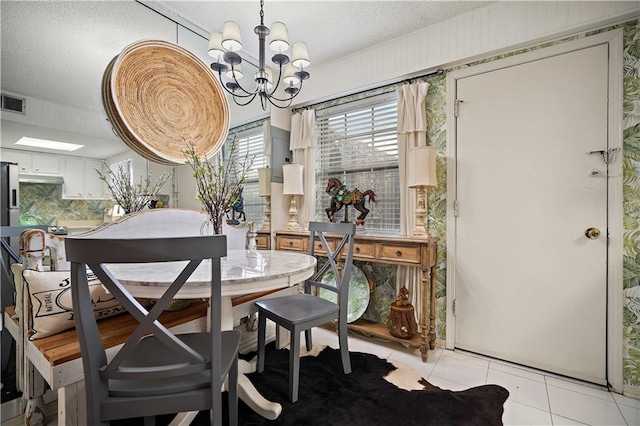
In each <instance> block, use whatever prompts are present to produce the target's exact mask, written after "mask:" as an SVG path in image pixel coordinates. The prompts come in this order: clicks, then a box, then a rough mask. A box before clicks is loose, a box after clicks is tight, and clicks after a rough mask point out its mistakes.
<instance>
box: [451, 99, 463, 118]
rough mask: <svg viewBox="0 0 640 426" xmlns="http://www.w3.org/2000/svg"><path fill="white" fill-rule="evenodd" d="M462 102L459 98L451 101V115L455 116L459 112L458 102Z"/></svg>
mask: <svg viewBox="0 0 640 426" xmlns="http://www.w3.org/2000/svg"><path fill="white" fill-rule="evenodd" d="M462 102H464V101H463V100H461V99H456V100H455V102H454V103H453V116H454V117H457V116H458V115H459V114H460V103H462Z"/></svg>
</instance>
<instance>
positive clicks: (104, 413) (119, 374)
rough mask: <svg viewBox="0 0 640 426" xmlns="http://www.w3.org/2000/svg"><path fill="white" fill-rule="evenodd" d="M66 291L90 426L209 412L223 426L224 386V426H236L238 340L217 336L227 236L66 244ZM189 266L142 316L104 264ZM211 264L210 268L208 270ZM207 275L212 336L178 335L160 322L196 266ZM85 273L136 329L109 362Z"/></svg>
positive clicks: (235, 336)
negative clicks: (68, 277)
mask: <svg viewBox="0 0 640 426" xmlns="http://www.w3.org/2000/svg"><path fill="white" fill-rule="evenodd" d="M65 249H66V254H67V259H68V260H69V261H70V262H71V291H72V301H73V309H74V313H75V322H76V330H77V333H78V340H79V342H80V349H81V353H82V364H83V368H84V379H85V388H86V397H87V419H88V423H89V424H90V425H106V424H109V421H111V420H116V419H127V418H134V417H144V418H145V425H147V424H153V421H154V420H155V416H156V415H161V414H172V413H179V412H188V411H200V410H210V416H211V424H212V425H221V424H222V392H223V390H222V386H223V384H224V380H225V378H227V383H228V384H227V389H228V396H229V423H230V424H233V425H235V424H237V410H238V405H237V404H238V399H237V382H238V348H239V343H240V333H239V332H238V331H233V330H231V331H222V330H221V321H222V319H221V306H220V305H221V258H222V257H224V256H226V254H227V244H226V236H223V235H214V236H192V237H173V238H147V239H109V238H96V237H94V238H91V237H85V238H82V237H77V238H74V237H69V238H66V240H65ZM175 261H186V262H185V267H184V269H183V270H182V272H181V273H180V274H179V275H178V276H177V277H170V279H173V280H174V281H173V283H172V284H171V285H170V286H168V287H167V289H166V291H165V293H164V295H163V296H162V298H160V299H158V300H157V302H156V303H155V305H153V307H152V308H150V309H149V310H147V309H146V308H145V307H143V306H142V305H141V304H140V303H138V301H137V300H136V299H134V298H133V297H132V296H131V294H130V293H129V292H128V291H127V290H126V288H125V287H124V286H123V284H122V283H120V282H119V281H118V279H117V278H115V277H114V276H113V274H112V273H111V272H110V271H109V264H118V263H136V264H140V263H148V262H175ZM208 262H210V264H209V263H208ZM201 264H203V265H206V267H207V268H210V269H211V298H210V301H211V308H210V317H211V318H210V320H211V321H210V324H211V327H210V330H209V331H206V332H199V333H187V334H180V335H175V334H173V333H172V332H171V331H170V330H168V329H167V328H165V327H164V326H163V325H162V324H161V323H160V322H159V321H158V317H159V315H160V314H161V313H162V311H163V310H164V309H165V308H166V307H167V306H168V305H169V303H170V302H171V300H172V299H173V297H174V296H175V295H176V293H177V292H178V291H179V290H180V288H181V287H182V286H183V285H184V283H185V282H186V281H187V279H188V278H189V277H190V276H191V275H192V274H193V272H194V271H195V270H196V268H197V267H198V266H199V265H201ZM87 267H89V268H90V269H91V270H92V271H93V272H94V273H95V274H96V276H97V277H98V278H99V279H100V281H101V282H102V284H103V285H104V286H105V287H106V288H107V290H108V291H109V292H111V294H113V296H115V297H116V298H117V299H118V300H119V301H120V302H121V303H122V305H123V306H124V307H125V309H126V310H127V312H128V313H129V314H130V315H131V316H133V317H134V318H135V319H136V320H137V321H138V323H139V325H138V327H137V328H136V330H135V331H133V332H132V334H131V336H130V338H129V340H128V341H127V342H126V343H125V344H124V345H123V346H122V348H121V349H120V350H119V351H118V352H117V353H116V355H115V356H114V357H113V359H112V360H111V361H108V359H107V355H106V353H105V350H104V348H103V345H102V341H101V336H100V334H99V332H98V327H97V324H96V320H95V318H94V314H93V309H92V306H91V304H92V301H91V297H90V295H89V290H88V289H89V287H88V283H87V271H86V268H87Z"/></svg>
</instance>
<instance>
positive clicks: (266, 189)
mask: <svg viewBox="0 0 640 426" xmlns="http://www.w3.org/2000/svg"><path fill="white" fill-rule="evenodd" d="M258 197H264V198H265V202H266V205H265V207H264V216H265V218H266V219H265V221H264V223H263V224H262V227H261V228H260V231H266V232H270V231H271V169H270V168H268V167H263V168H260V169H258Z"/></svg>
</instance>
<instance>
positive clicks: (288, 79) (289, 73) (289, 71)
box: [283, 64, 300, 85]
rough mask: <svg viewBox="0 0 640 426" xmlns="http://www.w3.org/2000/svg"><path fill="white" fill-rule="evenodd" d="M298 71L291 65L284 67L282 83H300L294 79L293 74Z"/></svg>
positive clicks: (296, 78) (297, 79)
mask: <svg viewBox="0 0 640 426" xmlns="http://www.w3.org/2000/svg"><path fill="white" fill-rule="evenodd" d="M296 71H298V69H297V68H296V67H294V66H293V65H291V64H287V65H285V67H284V78H283V80H284V82H285V83H287V84H294V85H295V84H298V83H300V79H299V78H298V77H296V75H295V72H296Z"/></svg>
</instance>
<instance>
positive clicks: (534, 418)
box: [2, 328, 640, 426]
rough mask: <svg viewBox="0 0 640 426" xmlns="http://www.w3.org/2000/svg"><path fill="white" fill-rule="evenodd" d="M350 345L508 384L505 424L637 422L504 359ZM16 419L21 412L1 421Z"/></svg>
mask: <svg viewBox="0 0 640 426" xmlns="http://www.w3.org/2000/svg"><path fill="white" fill-rule="evenodd" d="M313 339H314V343H319V344H324V345H328V346H331V347H334V348H337V347H338V341H337V337H336V334H335V331H331V330H328V329H324V328H317V329H314V332H313ZM349 350H350V351H354V352H368V353H372V354H375V355H377V356H379V357H380V358H387V359H393V360H395V361H399V362H401V363H403V364H405V365H408V366H411V367H412V368H413V369H414V370H416V371H418V372H419V373H420V374H421V375H422V376H423V377H424V378H426V379H427V380H428V381H429V383H431V384H433V385H436V386H439V387H441V388H443V389H451V390H462V389H467V388H469V387H472V386H478V385H483V384H488V383H494V384H498V385H500V386H503V387H505V388H507V389H508V390H509V399H508V400H507V402H506V403H505V411H504V415H503V417H502V420H503V423H504V424H505V425H594V426H596V425H598V426H600V425H602V426H604V425H606V426H610V425H629V426H631V425H640V400H636V399H632V398H627V397H625V396H622V395H619V394H616V393H611V392H609V391H607V390H606V389H605V388H603V387H600V386H596V385H589V384H585V383H582V382H577V381H575V382H574V381H569V380H566V379H562V378H559V377H556V376H553V375H550V374H548V373H542V372H539V371H537V370H532V369H527V368H524V367H520V366H515V365H512V364H509V363H507V362H502V361H496V360H493V359H488V358H484V357H481V356H478V355H474V354H468V353H465V352H459V351H449V350H445V349H442V348H436V349H435V350H433V351H430V352H429V360H428V362H426V363H423V362H422V361H421V359H420V356H419V354H418V350H417V349H413V348H404V347H403V346H402V345H400V344H397V343H390V342H385V341H382V340H377V339H373V338H368V337H360V336H358V335H355V334H350V335H349ZM47 411H48V412H49V413H48V415H49V418H50V419H51V421H50V423H49V424H50V425H52V426H55V425H57V419H56V418H55V403H52V404H49V405H48V406H47ZM21 424H22V417H21V416H20V417H15V418H13V419H11V420H9V421H8V422H3V423H2V426H13V425H21Z"/></svg>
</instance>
